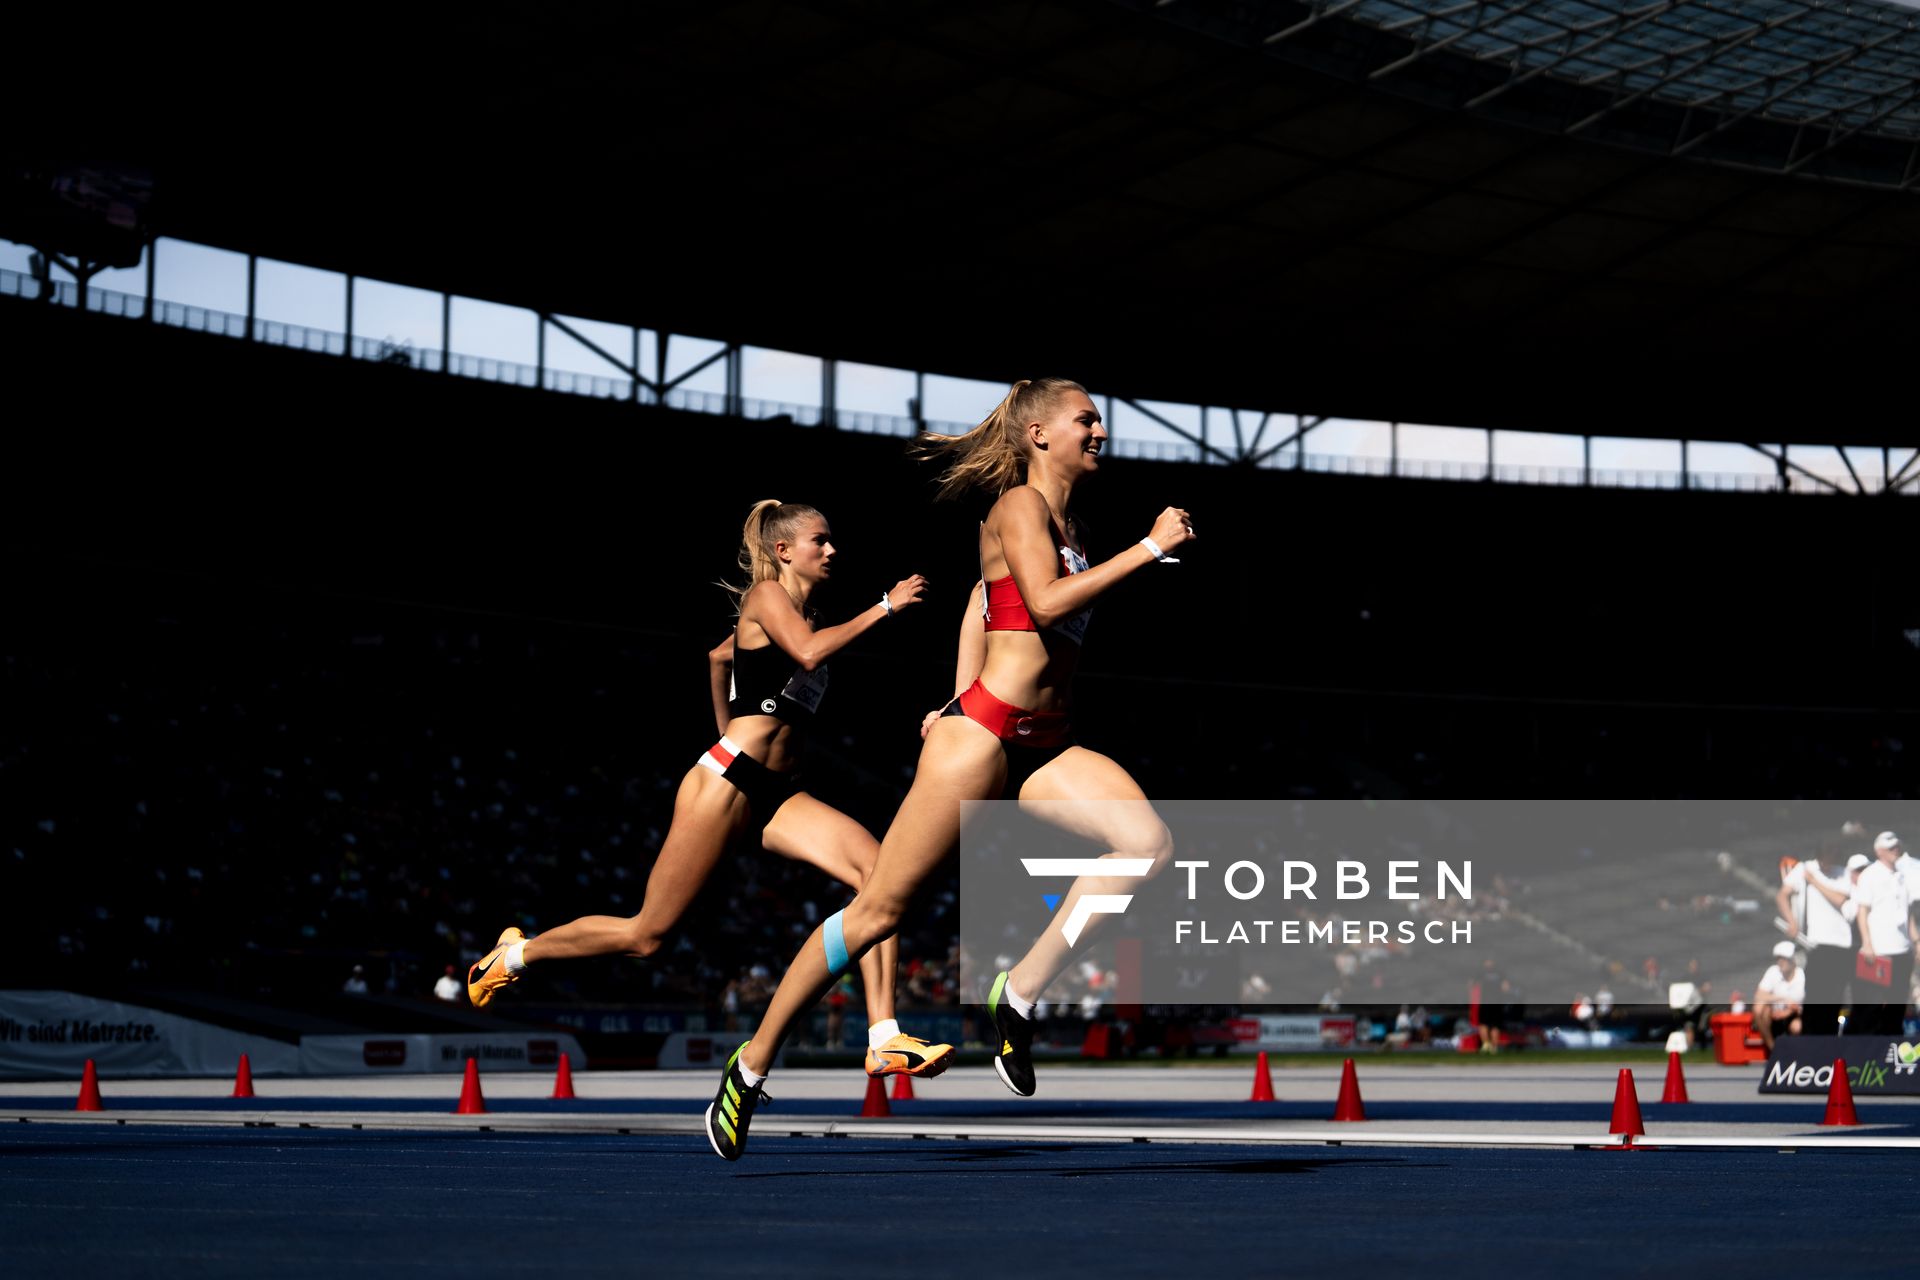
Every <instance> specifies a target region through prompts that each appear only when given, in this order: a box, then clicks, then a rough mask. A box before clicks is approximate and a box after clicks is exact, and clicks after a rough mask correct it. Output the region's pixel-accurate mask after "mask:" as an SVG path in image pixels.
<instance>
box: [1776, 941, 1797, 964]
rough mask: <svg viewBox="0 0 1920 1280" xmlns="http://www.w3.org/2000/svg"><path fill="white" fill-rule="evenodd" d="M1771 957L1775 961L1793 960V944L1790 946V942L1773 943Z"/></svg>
mask: <svg viewBox="0 0 1920 1280" xmlns="http://www.w3.org/2000/svg"><path fill="white" fill-rule="evenodd" d="M1773 957H1774V959H1776V960H1791V959H1793V944H1792V943H1791V942H1776V943H1774V944H1773Z"/></svg>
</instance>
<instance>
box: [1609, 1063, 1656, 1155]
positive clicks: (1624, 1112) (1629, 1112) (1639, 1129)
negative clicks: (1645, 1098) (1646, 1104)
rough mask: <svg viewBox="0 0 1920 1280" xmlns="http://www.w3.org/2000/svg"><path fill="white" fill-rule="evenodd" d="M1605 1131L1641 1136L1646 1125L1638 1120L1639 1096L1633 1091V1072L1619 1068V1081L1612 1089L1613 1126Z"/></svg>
mask: <svg viewBox="0 0 1920 1280" xmlns="http://www.w3.org/2000/svg"><path fill="white" fill-rule="evenodd" d="M1607 1132H1609V1133H1612V1134H1615V1135H1620V1134H1625V1135H1626V1136H1627V1137H1629V1138H1638V1137H1642V1136H1644V1135H1645V1134H1646V1132H1647V1126H1646V1125H1644V1124H1642V1123H1641V1122H1640V1098H1639V1095H1638V1094H1636V1093H1634V1091H1633V1072H1632V1071H1631V1070H1629V1069H1628V1068H1626V1067H1622V1068H1620V1082H1619V1083H1618V1084H1617V1085H1615V1086H1614V1089H1613V1127H1612V1128H1611V1129H1609V1130H1608V1131H1607Z"/></svg>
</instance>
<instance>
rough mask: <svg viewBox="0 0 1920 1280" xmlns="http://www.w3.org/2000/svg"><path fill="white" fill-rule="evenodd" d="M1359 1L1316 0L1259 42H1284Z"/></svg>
mask: <svg viewBox="0 0 1920 1280" xmlns="http://www.w3.org/2000/svg"><path fill="white" fill-rule="evenodd" d="M1360 2H1361V0H1340V2H1339V3H1336V4H1320V3H1317V2H1316V3H1315V4H1314V6H1313V12H1312V13H1310V14H1308V15H1307V16H1306V17H1305V18H1302V19H1301V20H1300V21H1298V22H1296V23H1294V24H1293V25H1292V26H1290V27H1286V28H1283V29H1282V30H1279V31H1276V32H1274V33H1273V34H1272V35H1269V36H1264V37H1262V39H1261V43H1262V44H1266V45H1276V44H1281V43H1284V42H1285V41H1287V40H1291V39H1292V38H1293V37H1295V36H1297V35H1299V34H1300V33H1301V32H1302V31H1305V30H1307V28H1309V27H1313V26H1317V25H1319V24H1320V23H1322V22H1324V21H1326V20H1327V19H1328V18H1337V17H1339V16H1340V15H1341V14H1343V13H1345V12H1346V11H1347V10H1349V9H1357V8H1359V7H1360ZM1169 3H1172V0H1159V6H1158V7H1160V8H1163V9H1164V8H1166V7H1167V5H1168V4H1169Z"/></svg>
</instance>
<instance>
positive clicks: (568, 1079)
mask: <svg viewBox="0 0 1920 1280" xmlns="http://www.w3.org/2000/svg"><path fill="white" fill-rule="evenodd" d="M553 1096H554V1097H556V1098H571V1097H572V1096H573V1058H572V1057H571V1056H570V1055H568V1054H564V1053H563V1054H561V1055H560V1067H559V1069H558V1070H557V1071H555V1072H554V1073H553Z"/></svg>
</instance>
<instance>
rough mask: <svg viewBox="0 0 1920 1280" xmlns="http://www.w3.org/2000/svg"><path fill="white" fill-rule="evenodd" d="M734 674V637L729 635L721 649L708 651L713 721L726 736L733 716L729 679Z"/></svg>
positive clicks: (708, 673)
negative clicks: (729, 696) (728, 685)
mask: <svg viewBox="0 0 1920 1280" xmlns="http://www.w3.org/2000/svg"><path fill="white" fill-rule="evenodd" d="M732 674H733V636H732V634H731V633H729V634H728V636H727V638H726V639H725V640H722V641H721V642H720V644H719V647H717V648H713V649H709V650H707V682H708V683H709V684H710V685H711V686H712V688H713V719H714V723H715V724H717V725H719V726H720V734H721V736H722V737H725V736H726V732H727V721H728V720H730V719H732V716H731V715H730V714H729V712H728V710H727V704H728V701H729V699H728V698H727V693H728V689H727V678H728V677H729V676H731V675H732Z"/></svg>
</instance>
